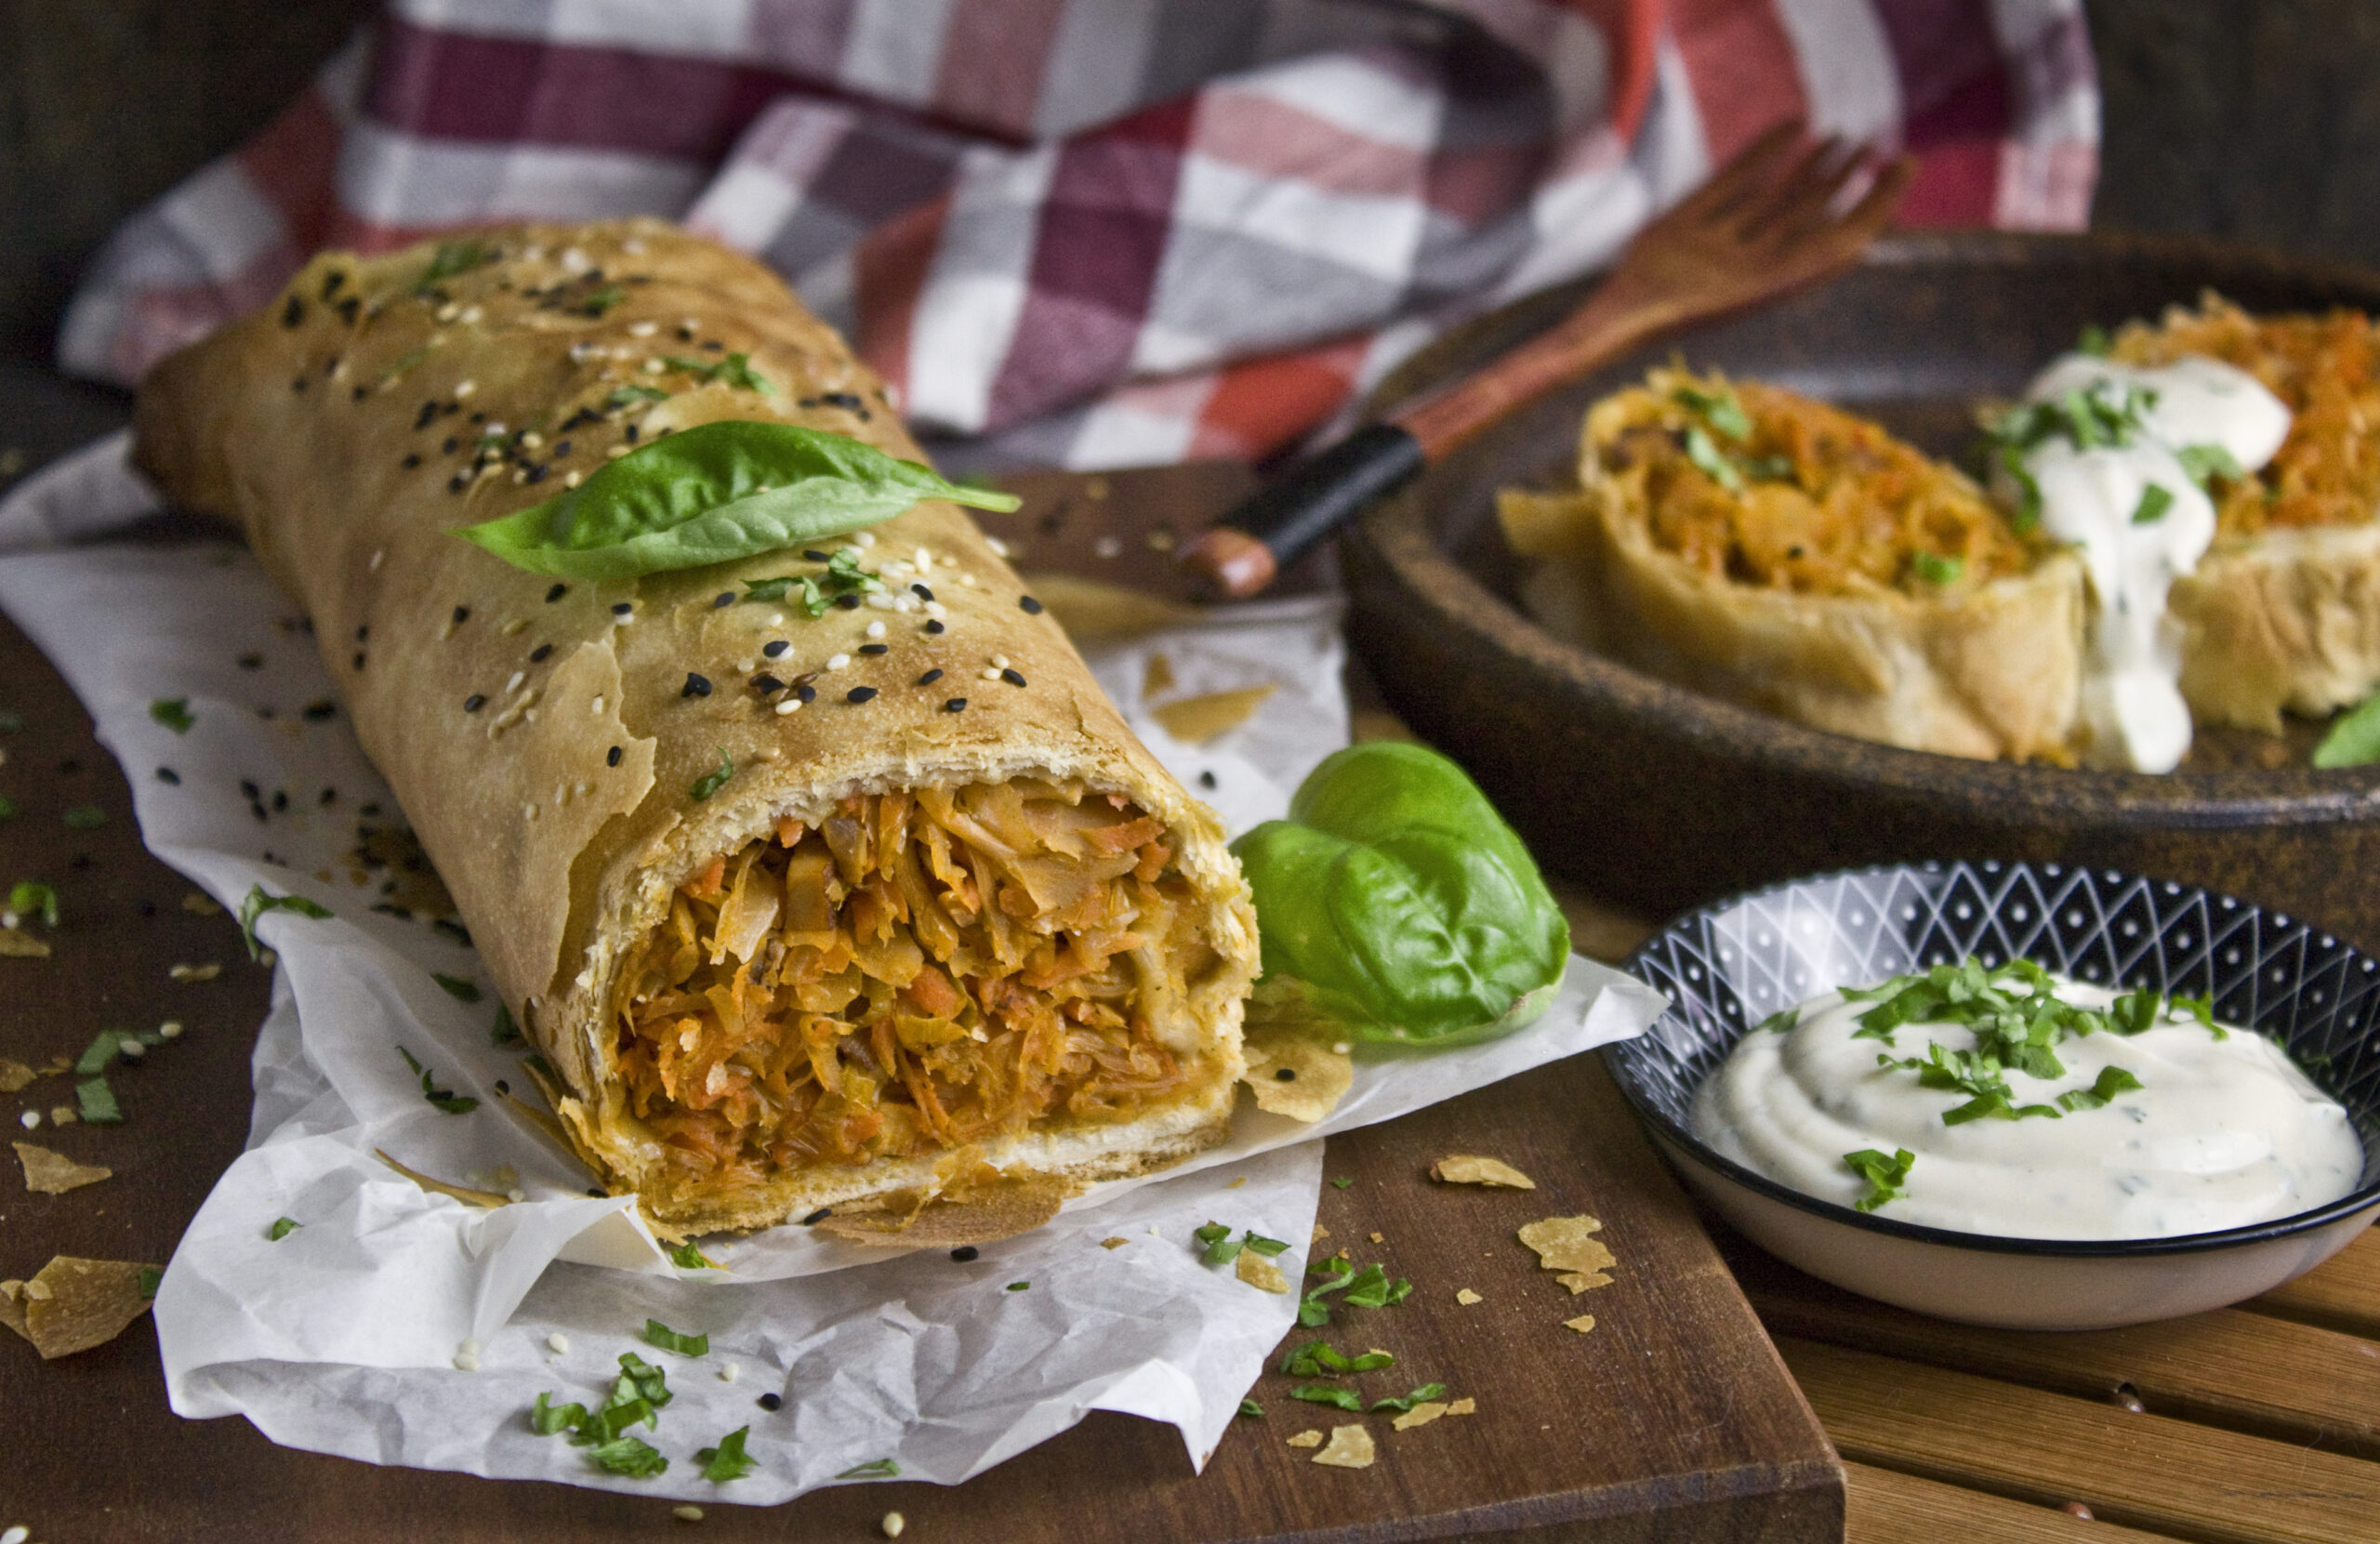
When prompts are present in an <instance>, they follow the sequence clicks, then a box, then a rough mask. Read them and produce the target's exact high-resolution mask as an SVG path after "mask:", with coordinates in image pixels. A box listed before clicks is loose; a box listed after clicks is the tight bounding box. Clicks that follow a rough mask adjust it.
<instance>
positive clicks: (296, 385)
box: [289, 376, 306, 391]
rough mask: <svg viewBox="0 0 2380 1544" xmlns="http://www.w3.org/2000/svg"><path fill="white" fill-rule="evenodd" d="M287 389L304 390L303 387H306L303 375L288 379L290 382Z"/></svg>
mask: <svg viewBox="0 0 2380 1544" xmlns="http://www.w3.org/2000/svg"><path fill="white" fill-rule="evenodd" d="M289 389H290V390H292V391H303V390H305V389H306V377H305V376H298V377H296V378H295V379H293V380H291V381H290V383H289Z"/></svg>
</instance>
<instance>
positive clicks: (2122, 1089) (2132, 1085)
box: [2057, 1067, 2141, 1110]
mask: <svg viewBox="0 0 2380 1544" xmlns="http://www.w3.org/2000/svg"><path fill="white" fill-rule="evenodd" d="M2140 1086H2141V1084H2140V1079H2138V1078H2137V1077H2135V1076H2132V1074H2130V1073H2128V1072H2126V1071H2125V1070H2124V1069H2123V1068H2122V1067H2101V1068H2100V1069H2099V1079H2098V1081H2097V1082H2096V1083H2094V1084H2092V1085H2091V1086H2090V1087H2089V1088H2087V1089H2069V1090H2068V1091H2066V1092H2065V1093H2062V1094H2060V1095H2058V1096H2057V1102H2058V1105H2059V1107H2060V1108H2061V1109H2066V1110H2096V1109H2097V1108H2099V1107H2100V1106H2101V1105H2103V1104H2105V1103H2107V1102H2108V1101H2109V1100H2111V1099H2113V1098H2115V1097H2116V1095H2118V1094H2122V1093H2130V1092H2131V1091H2132V1090H2133V1089H2137V1088H2139V1087H2140Z"/></svg>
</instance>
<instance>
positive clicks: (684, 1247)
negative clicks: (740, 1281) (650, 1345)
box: [645, 1244, 719, 1356]
mask: <svg viewBox="0 0 2380 1544" xmlns="http://www.w3.org/2000/svg"><path fill="white" fill-rule="evenodd" d="M669 1263H670V1264H672V1265H675V1266H676V1267H677V1268H678V1269H679V1270H681V1271H715V1270H717V1269H719V1267H717V1266H716V1265H713V1264H712V1263H711V1262H710V1260H709V1257H707V1255H705V1254H704V1253H703V1252H702V1251H701V1250H700V1249H698V1248H696V1247H694V1246H693V1245H692V1244H672V1245H671V1246H670V1247H669ZM645 1333H646V1335H647V1336H648V1337H650V1335H651V1334H652V1331H650V1330H647V1331H646V1332H645ZM704 1339H705V1340H706V1341H707V1340H708V1339H709V1337H708V1336H705V1337H704ZM692 1354H694V1355H696V1356H699V1355H701V1354H702V1353H701V1352H694V1353H692Z"/></svg>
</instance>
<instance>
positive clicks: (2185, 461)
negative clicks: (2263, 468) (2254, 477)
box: [2174, 445, 2248, 488]
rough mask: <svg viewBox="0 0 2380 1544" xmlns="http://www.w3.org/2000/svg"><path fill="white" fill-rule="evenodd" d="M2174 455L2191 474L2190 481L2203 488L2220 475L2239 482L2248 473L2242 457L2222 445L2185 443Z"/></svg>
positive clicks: (2183, 468)
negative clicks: (2241, 459)
mask: <svg viewBox="0 0 2380 1544" xmlns="http://www.w3.org/2000/svg"><path fill="white" fill-rule="evenodd" d="M2174 455H2175V459H2177V460H2179V461H2180V462H2181V464H2182V470H2184V471H2186V472H2188V473H2189V474H2190V481H2191V482H2195V483H2197V484H2198V485H2199V486H2200V487H2202V488H2203V487H2205V486H2206V485H2207V484H2208V483H2209V482H2214V481H2215V479H2216V478H2218V477H2219V478H2222V479H2223V480H2224V481H2225V482H2239V481H2241V479H2243V478H2245V477H2246V476H2247V475H2248V472H2247V468H2244V467H2242V466H2241V465H2240V458H2239V457H2238V456H2236V455H2232V454H2231V453H2230V452H2229V451H2228V450H2226V449H2224V448H2223V447H2222V446H2221V445H2184V446H2183V447H2182V448H2181V449H2180V450H2178V451H2175V453H2174Z"/></svg>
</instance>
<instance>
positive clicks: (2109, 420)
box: [1990, 380, 2157, 453]
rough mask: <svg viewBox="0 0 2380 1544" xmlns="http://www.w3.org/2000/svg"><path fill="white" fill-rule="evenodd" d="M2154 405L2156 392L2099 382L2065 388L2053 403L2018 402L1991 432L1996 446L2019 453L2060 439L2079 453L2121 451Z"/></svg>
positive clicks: (2137, 387) (2129, 442)
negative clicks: (2086, 451) (2103, 449)
mask: <svg viewBox="0 0 2380 1544" xmlns="http://www.w3.org/2000/svg"><path fill="white" fill-rule="evenodd" d="M2156 405H2157V393H2156V392H2154V391H2151V390H2149V389H2147V388H2145V387H2139V386H2132V385H2122V386H2119V385H2118V384H2117V383H2116V382H2114V381H2109V380H2097V381H2093V382H2092V383H2091V384H2090V385H2089V386H2087V387H2073V388H2069V389H2068V390H2066V391H2065V392H2063V393H2062V394H2060V395H2059V396H2058V398H2057V399H2056V401H2054V402H2019V403H2017V404H2016V406H2015V407H2012V408H2010V409H2009V410H2008V411H2007V412H2005V413H2003V414H2002V415H2001V416H2000V419H1999V421H1998V422H1997V423H1995V424H1993V425H1992V426H1991V429H1990V436H1991V439H1992V440H1993V441H1994V442H1997V443H1998V444H2000V445H2002V446H2004V447H2007V448H2010V449H2014V450H2016V451H2018V452H2020V453H2021V452H2024V451H2029V450H2031V449H2033V448H2035V447H2036V446H2038V445H2042V444H2044V443H2046V442H2049V441H2051V440H2056V439H2059V438H2063V439H2065V440H2066V441H2067V442H2069V443H2071V444H2072V445H2073V446H2074V447H2075V448H2076V449H2078V450H2092V449H2096V448H2098V447H2101V446H2109V447H2122V446H2124V445H2129V444H2131V443H2132V441H2133V436H2135V434H2138V433H2139V432H2140V430H2141V427H2142V426H2141V415H2142V414H2144V413H2146V412H2148V411H2149V409H2150V408H2153V407H2155V406H2156Z"/></svg>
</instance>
